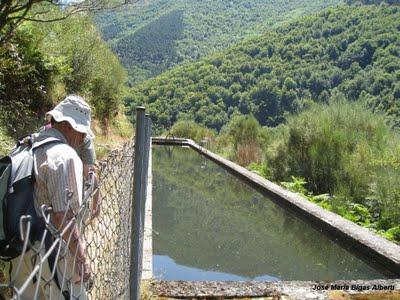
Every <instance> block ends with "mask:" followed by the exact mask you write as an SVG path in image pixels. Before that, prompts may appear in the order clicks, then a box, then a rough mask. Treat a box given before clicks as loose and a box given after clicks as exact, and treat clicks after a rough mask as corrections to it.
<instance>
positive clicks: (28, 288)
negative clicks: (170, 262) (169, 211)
mask: <svg viewBox="0 0 400 300" xmlns="http://www.w3.org/2000/svg"><path fill="white" fill-rule="evenodd" d="M142 113H143V116H144V110H143V111H142ZM143 120H144V122H143V123H144V124H143V126H145V125H146V126H148V127H146V128H147V130H146V132H144V131H143V132H142V133H140V134H144V133H146V134H147V135H146V136H144V137H143V138H142V139H140V138H139V141H140V143H142V144H143V145H141V148H140V149H141V151H135V148H137V147H135V145H134V144H135V142H134V141H130V142H128V143H126V144H125V145H123V147H122V148H121V149H119V150H114V151H112V152H111V153H110V154H109V155H108V157H107V158H106V159H105V160H103V161H101V162H99V167H98V176H95V175H94V174H93V173H92V172H89V174H88V176H87V178H86V181H85V189H84V197H83V202H82V203H81V205H80V208H79V211H78V212H76V213H75V214H71V211H72V210H68V211H69V213H67V212H66V213H64V214H63V215H62V216H60V215H59V216H58V219H59V220H60V219H61V222H59V223H61V224H62V225H60V226H58V227H57V226H55V225H54V223H55V222H53V221H54V219H55V218H56V216H55V213H54V212H53V211H52V209H51V208H50V207H46V206H44V205H43V206H42V207H41V216H42V217H43V218H44V220H45V229H44V231H43V234H42V237H41V239H39V240H38V241H35V242H32V241H31V240H30V239H29V238H27V237H29V236H30V235H31V234H30V233H31V230H32V229H31V219H30V218H29V217H27V216H23V217H22V218H21V220H20V233H21V240H22V241H23V242H24V247H23V251H22V255H20V256H19V257H17V258H15V259H13V260H12V261H11V262H7V263H4V262H3V278H2V283H1V284H0V288H1V289H2V294H1V295H0V297H2V298H13V299H129V298H130V299H137V298H138V295H139V291H140V289H139V284H140V278H141V275H140V272H141V257H142V256H141V251H142V242H141V241H142V239H143V219H144V216H143V214H142V213H144V209H142V207H143V206H144V203H145V196H142V194H143V192H144V191H146V185H147V182H146V180H147V169H146V168H147V167H148V163H147V161H148V153H149V148H150V129H149V128H150V121H149V118H148V117H146V118H145V119H143ZM138 126H139V124H138ZM143 126H142V127H143ZM139 127H140V126H139ZM137 141H138V130H137V131H136V145H138V142H137ZM135 152H136V153H137V152H139V153H140V155H141V156H142V157H140V158H139V157H136V158H135ZM146 155H147V156H146ZM135 159H136V164H137V163H138V162H139V163H140V164H139V165H136V168H140V169H145V172H142V173H141V177H142V178H134V175H135V176H136V173H134V169H135ZM96 177H98V178H99V180H98V182H96V181H95V178H96ZM136 186H138V187H139V189H140V191H141V192H142V193H140V192H139V193H137V192H136V190H135V188H136ZM136 189H137V188H136ZM70 198H71V195H69V194H68V193H66V201H67V205H71V203H70V201H69V199H70ZM135 198H140V199H139V200H138V199H136V200H138V201H134V199H135ZM135 202H137V203H136V204H135ZM138 203H139V204H138ZM99 208H100V210H99ZM135 210H138V211H140V213H139V215H137V214H136V212H135ZM135 218H139V221H138V222H136V220H134V219H135ZM132 224H133V225H132ZM131 228H135V230H133V231H131ZM136 237H137V238H136ZM134 240H137V241H138V242H139V244H138V245H134ZM79 243H80V244H81V246H82V247H83V248H84V251H83V252H84V253H83V255H84V257H85V261H82V258H81V257H82V253H79V252H80V251H81V252H82V247H81V248H79V247H78V244H79ZM131 248H132V249H134V250H133V251H134V252H138V253H139V254H138V255H136V256H137V258H136V259H134V260H133V261H134V263H135V264H136V265H137V266H139V267H137V266H136V267H134V268H132V267H131V266H132V257H131V254H132V253H131V251H130V249H131ZM132 272H133V273H135V274H134V277H135V278H136V282H133V281H132ZM130 274H131V275H130ZM132 289H133V290H135V293H136V296H134V297H132Z"/></svg>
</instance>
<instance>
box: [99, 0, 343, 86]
mask: <svg viewBox="0 0 400 300" xmlns="http://www.w3.org/2000/svg"><path fill="white" fill-rule="evenodd" d="M339 2H340V0H314V1H310V0H301V1H299V0H290V1H287V0H286V1H283V0H271V1H262V0H256V1H254V0H253V1H248V0H218V1H195V0H167V1H166V0H155V1H148V2H145V3H142V4H140V5H132V6H128V7H123V8H122V9H121V10H114V11H107V12H105V13H101V14H99V15H97V16H96V18H95V20H96V23H97V24H98V25H99V26H100V28H101V31H102V34H103V37H104V38H105V40H107V41H108V43H109V44H110V45H111V47H112V49H113V51H114V52H115V53H116V54H117V55H118V57H119V58H120V60H121V62H122V64H123V65H124V66H125V67H126V68H127V69H128V72H129V77H130V83H131V84H133V83H137V82H139V81H142V80H144V79H147V78H149V77H152V76H155V75H157V74H160V73H161V72H162V71H165V70H166V69H168V68H170V67H172V66H174V65H176V64H179V63H182V62H186V61H191V60H197V59H198V58H199V57H203V56H204V55H207V54H210V53H213V52H215V51H218V50H222V49H225V48H226V47H227V46H229V45H232V44H234V43H235V42H238V41H240V40H241V39H242V38H243V37H246V36H249V35H255V34H260V33H262V32H263V31H264V30H265V29H266V28H270V27H271V26H273V25H275V24H278V23H280V22H284V21H287V20H292V19H294V18H296V17H297V16H300V15H305V14H308V13H311V12H315V11H319V10H321V9H322V8H325V7H327V6H333V5H336V4H338V3H339Z"/></svg>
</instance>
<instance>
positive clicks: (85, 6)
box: [0, 0, 136, 43]
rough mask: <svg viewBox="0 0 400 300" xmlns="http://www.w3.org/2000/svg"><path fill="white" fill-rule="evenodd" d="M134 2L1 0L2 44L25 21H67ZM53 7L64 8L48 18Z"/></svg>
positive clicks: (123, 0)
mask: <svg viewBox="0 0 400 300" xmlns="http://www.w3.org/2000/svg"><path fill="white" fill-rule="evenodd" d="M133 1H134V0H112V1H106V0H84V1H63V0H24V1H19V0H1V2H0V42H1V43H4V42H7V41H8V40H9V39H10V38H11V37H12V36H13V34H14V32H15V29H16V28H17V27H18V26H19V25H20V24H21V23H22V22H23V21H33V22H54V21H59V20H63V19H66V18H68V17H69V16H71V15H73V14H76V13H79V12H83V11H97V10H102V9H107V8H116V7H118V6H121V5H125V4H128V3H132V2H133ZM134 2H136V1H134ZM52 6H57V7H59V8H62V9H60V14H59V15H57V16H54V15H52V16H51V17H49V16H48V12H49V11H50V7H52Z"/></svg>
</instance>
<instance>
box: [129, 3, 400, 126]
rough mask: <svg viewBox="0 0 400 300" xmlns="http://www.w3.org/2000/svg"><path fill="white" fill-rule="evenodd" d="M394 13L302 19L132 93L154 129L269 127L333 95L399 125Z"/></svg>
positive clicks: (398, 13) (372, 10) (340, 11)
mask: <svg viewBox="0 0 400 300" xmlns="http://www.w3.org/2000/svg"><path fill="white" fill-rule="evenodd" d="M399 19H400V9H399V8H398V7H395V6H393V7H376V6H373V7H371V6H361V7H358V6H342V7H339V8H335V9H327V10H325V11H324V12H322V13H320V14H318V15H315V16H311V17H305V18H301V19H299V20H298V21H295V22H291V23H290V24H287V25H283V26H281V27H279V28H277V29H276V30H274V31H268V32H267V33H265V34H264V35H263V36H261V37H257V38H253V39H251V40H249V41H246V42H243V43H241V44H239V45H236V46H234V47H232V48H230V49H229V50H227V51H223V52H222V53H218V54H216V55H213V56H211V57H208V58H206V59H202V60H200V61H199V62H195V63H191V64H186V65H184V66H181V67H177V68H174V69H173V70H171V71H169V72H166V73H164V74H162V75H160V76H158V77H156V78H155V79H154V80H149V81H147V82H145V83H143V84H141V85H139V86H137V87H135V88H133V89H132V93H131V97H130V98H128V99H126V101H127V103H131V104H132V107H134V106H135V105H136V104H146V105H147V106H148V107H149V110H150V113H151V115H152V118H153V121H154V124H155V126H156V127H157V128H159V129H160V128H164V129H165V128H169V127H170V126H171V125H172V124H174V123H175V122H176V121H177V120H180V119H191V120H194V121H196V122H197V123H199V124H204V125H205V126H207V127H209V128H215V129H217V130H220V129H221V128H222V126H223V125H224V124H226V123H227V122H228V120H229V119H230V118H232V116H234V115H237V114H253V115H254V116H255V117H256V119H257V120H258V121H259V122H260V123H261V125H268V126H276V125H278V124H280V123H282V122H283V121H284V120H285V118H286V117H285V116H286V115H287V114H288V113H296V112H298V111H299V110H301V109H302V108H303V107H306V106H307V105H308V103H309V102H319V103H326V102H327V101H328V99H329V98H330V96H331V95H332V94H336V93H339V94H343V95H344V96H345V97H346V98H347V99H349V100H351V101H355V100H363V101H367V102H368V104H369V105H370V106H371V107H372V108H373V109H374V110H379V111H384V112H386V114H387V115H388V116H390V118H391V119H392V121H393V122H394V125H395V126H398V125H400V119H399V113H400V110H399V105H400V102H399V101H398V99H399V97H400V83H399V79H400V67H399V66H400V56H399V51H400V50H399V47H400V34H399V32H400V25H399V22H398V20H399Z"/></svg>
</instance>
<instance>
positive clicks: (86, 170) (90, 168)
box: [83, 164, 100, 219]
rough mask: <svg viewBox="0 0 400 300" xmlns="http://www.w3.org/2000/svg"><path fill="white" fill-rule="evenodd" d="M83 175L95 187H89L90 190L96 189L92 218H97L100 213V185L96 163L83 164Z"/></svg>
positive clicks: (91, 208) (93, 198)
mask: <svg viewBox="0 0 400 300" xmlns="http://www.w3.org/2000/svg"><path fill="white" fill-rule="evenodd" d="M91 176H92V177H91ZM83 177H84V178H85V180H86V181H88V182H89V183H90V184H93V187H89V190H91V191H95V193H94V194H93V196H92V205H91V207H90V210H91V214H90V215H91V218H92V219H93V218H96V217H98V216H99V215H100V190H99V186H98V179H97V178H98V175H97V167H96V166H95V165H87V164H84V165H83Z"/></svg>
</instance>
